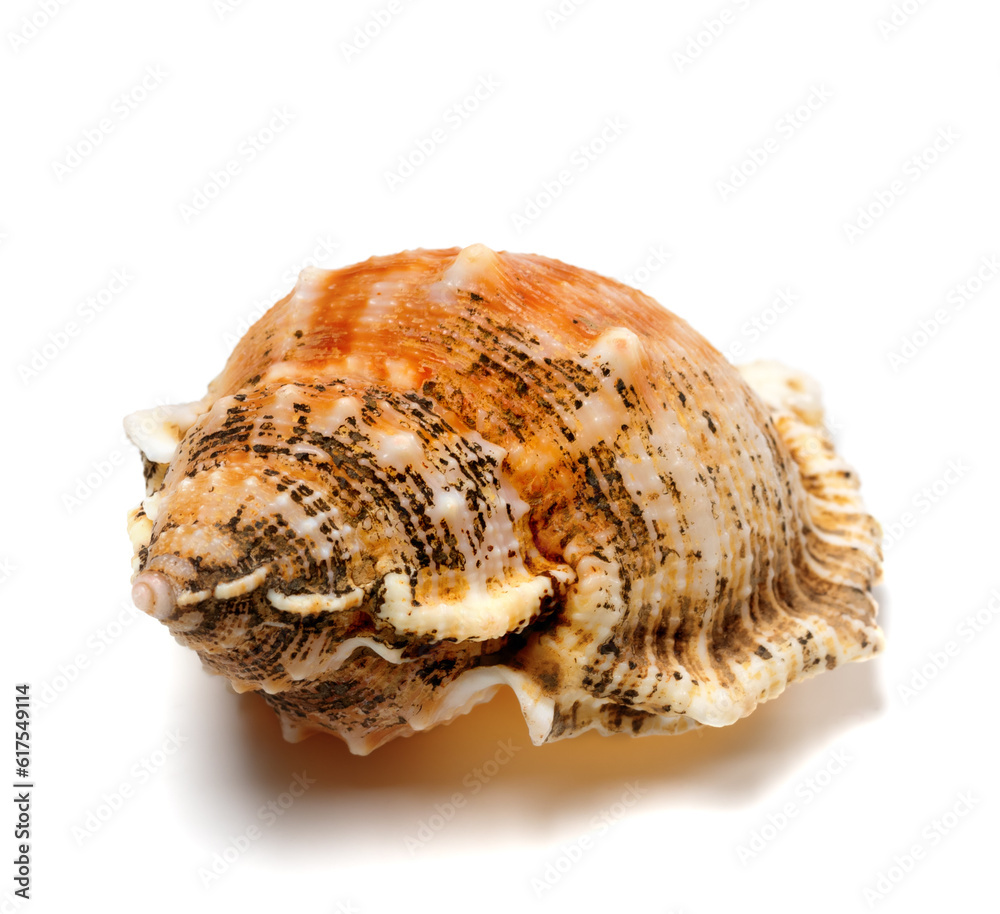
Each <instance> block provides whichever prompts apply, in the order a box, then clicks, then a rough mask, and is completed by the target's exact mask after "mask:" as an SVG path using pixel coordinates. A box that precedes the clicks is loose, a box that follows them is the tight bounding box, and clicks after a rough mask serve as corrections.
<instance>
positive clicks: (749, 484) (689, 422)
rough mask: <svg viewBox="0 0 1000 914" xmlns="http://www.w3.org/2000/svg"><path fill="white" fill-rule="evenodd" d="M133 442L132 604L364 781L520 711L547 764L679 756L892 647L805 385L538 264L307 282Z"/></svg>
mask: <svg viewBox="0 0 1000 914" xmlns="http://www.w3.org/2000/svg"><path fill="white" fill-rule="evenodd" d="M126 429H127V431H128V433H129V435H130V437H131V438H132V440H133V441H134V442H135V444H136V445H137V446H138V447H139V448H140V449H141V450H142V452H143V457H144V461H145V469H146V481H147V486H146V488H147V495H146V498H145V499H144V500H143V501H142V503H141V504H140V505H139V506H138V507H137V508H135V509H133V511H132V512H131V513H130V516H129V533H130V536H131V539H132V543H133V546H134V550H135V556H134V559H133V570H134V576H133V581H134V589H133V597H134V600H135V603H136V605H137V606H138V607H139V608H140V609H141V610H143V611H145V612H147V613H149V614H150V615H152V616H154V617H155V618H157V619H159V620H161V621H162V622H164V623H165V624H166V625H167V626H168V627H169V628H170V630H171V632H172V633H173V635H174V636H175V637H176V638H177V640H178V641H180V642H181V643H182V644H185V645H187V646H189V647H191V648H193V649H194V650H196V651H197V652H198V654H199V655H200V657H201V659H202V661H203V663H204V665H205V666H206V668H208V669H209V670H211V671H213V672H217V673H220V674H222V675H223V676H225V677H227V678H228V679H229V680H230V681H231V682H232V684H233V686H234V687H235V688H236V689H237V690H238V691H248V690H259V691H261V692H262V693H263V694H264V697H265V699H266V700H267V701H268V702H269V703H270V704H271V705H272V706H273V707H274V708H275V710H276V711H277V712H278V713H279V715H280V716H281V719H282V723H283V726H284V732H285V734H286V736H288V737H289V738H296V737H298V736H301V735H303V734H305V733H308V732H310V731H312V730H329V731H332V732H334V733H336V734H337V735H339V736H340V737H342V738H343V739H344V740H345V741H346V742H347V744H348V745H349V746H350V748H351V751H353V752H356V753H359V754H364V753H367V752H370V751H371V750H372V749H374V748H376V747H377V746H379V745H381V744H382V743H384V742H386V741H387V740H389V739H392V738H393V737H396V736H405V735H409V734H411V733H413V732H415V731H417V730H426V729H428V728H430V727H433V726H435V725H436V724H439V723H443V722H445V721H448V720H451V719H452V718H454V717H456V716H458V715H460V714H463V713H465V712H467V711H468V710H470V709H471V708H472V707H474V706H475V705H476V704H478V703H479V702H481V701H485V700H488V699H489V698H490V697H491V696H492V695H493V693H494V692H495V691H496V690H497V688H498V687H500V686H503V685H506V686H509V687H510V688H511V689H513V690H514V691H515V693H516V694H517V696H518V699H519V701H520V704H521V708H522V710H523V712H524V716H525V719H526V721H527V723H528V728H529V731H530V734H531V738H532V740H533V741H534V742H535V743H536V744H540V743H543V742H546V741H551V740H555V739H559V738H562V737H567V736H574V735H577V734H579V733H582V732H584V731H586V730H592V729H593V730H597V731H599V732H602V733H613V732H619V731H621V732H625V733H633V734H651V733H678V732H682V731H684V730H687V729H689V728H691V727H695V726H698V725H709V726H722V725H726V724H730V723H733V722H734V721H736V720H738V719H739V718H740V717H744V716H746V715H747V714H749V713H750V712H751V711H753V709H754V708H755V707H756V706H757V704H758V703H759V702H761V701H765V700H767V699H769V698H773V697H775V696H776V695H778V694H779V693H780V692H781V691H782V690H783V689H784V688H785V686H786V685H787V684H789V683H790V682H793V681H795V680H798V679H802V678H804V677H807V676H810V675H812V674H814V673H817V672H820V671H822V670H826V669H832V668H833V667H834V666H836V665H838V664H840V663H844V662H846V661H849V660H859V659H864V658H867V657H870V656H871V655H873V654H874V653H876V652H878V651H879V650H880V649H881V646H882V634H881V632H880V630H879V628H878V626H877V625H876V623H875V614H876V605H875V601H874V600H873V598H872V596H871V587H872V585H873V584H874V583H876V582H877V580H878V579H879V577H880V574H881V552H880V546H879V541H880V530H879V526H878V524H877V522H876V521H875V520H874V519H873V518H872V517H871V516H870V515H868V514H867V513H866V512H865V509H864V507H863V505H862V502H861V499H860V495H859V491H858V480H857V477H856V475H855V474H854V473H853V472H852V471H851V469H850V468H849V467H848V466H847V465H846V464H844V463H843V461H842V460H841V459H840V458H839V457H838V456H837V454H836V453H835V452H834V450H833V446H832V444H831V442H830V440H829V438H828V437H827V435H826V433H825V432H824V430H823V426H822V412H821V409H820V406H819V401H818V395H817V393H816V389H815V385H814V384H813V382H812V381H811V380H810V379H808V378H807V377H805V376H803V375H801V374H798V373H797V372H794V371H791V370H788V369H785V368H782V367H781V366H778V365H775V364H773V363H757V364H754V365H750V366H746V367H743V368H741V369H736V368H734V367H732V366H731V365H730V364H729V363H728V362H727V361H726V360H725V358H724V357H723V356H722V355H721V354H720V353H719V352H717V351H716V350H715V349H714V348H713V347H712V346H711V345H709V344H708V343H707V342H706V341H705V340H704V339H703V338H702V337H700V336H699V335H698V334H697V333H696V332H694V331H693V330H692V329H691V328H690V327H689V326H688V325H687V324H686V323H685V322H684V321H682V320H681V319H679V318H678V317H676V316H675V315H673V314H671V313H670V312H669V311H667V310H665V309H664V308H662V307H661V306H659V305H658V304H657V303H656V302H654V301H653V300H652V299H650V298H648V297H647V296H645V295H643V294H641V293H640V292H637V291H636V290H634V289H631V288H628V287H627V286H624V285H622V284H620V283H617V282H614V281H613V280H610V279H606V278H604V277H601V276H598V275H596V274H593V273H589V272H587V271H585V270H580V269H577V268H574V267H570V266H567V265H565V264H562V263H559V262H557V261H554V260H549V259H546V258H544V257H538V256H533V255H517V254H509V253H499V254H498V253H495V252H493V251H491V250H489V249H488V248H486V247H485V246H483V245H475V246H473V247H471V248H465V249H464V250H461V251H460V250H458V249H451V250H437V251H423V250H420V251H408V252H404V253H402V254H397V255H394V256H391V257H376V258H372V259H370V260H368V261H366V262H365V263H362V264H357V265H355V266H351V267H346V268H344V269H341V270H334V271H325V270H318V269H310V270H305V271H303V273H302V275H301V276H300V278H299V281H298V284H297V285H296V287H295V289H294V290H293V291H292V292H291V293H290V294H289V295H288V296H287V297H286V298H284V299H282V300H281V301H280V302H278V303H277V304H276V305H275V306H274V307H273V308H271V310H270V311H268V312H267V313H266V314H265V315H264V316H263V317H262V318H261V319H260V320H259V321H258V322H257V323H256V324H255V325H254V326H253V327H252V328H251V329H250V330H249V332H248V333H247V334H246V336H245V337H244V338H243V339H242V340H241V341H240V343H239V344H238V345H237V347H236V349H235V351H234V352H233V353H232V355H231V356H230V358H229V361H228V363H227V364H226V367H225V369H224V370H223V372H222V374H221V375H219V377H217V378H216V379H215V380H214V381H213V382H212V383H211V385H210V386H209V390H208V393H207V395H206V396H205V397H204V399H202V400H201V401H199V402H197V403H188V404H183V405H181V406H177V407H169V408H166V409H162V408H161V409H156V410H150V411H147V412H144V413H137V414H135V415H133V416H130V417H129V418H128V419H127V420H126Z"/></svg>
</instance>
